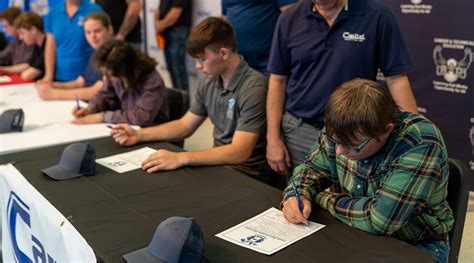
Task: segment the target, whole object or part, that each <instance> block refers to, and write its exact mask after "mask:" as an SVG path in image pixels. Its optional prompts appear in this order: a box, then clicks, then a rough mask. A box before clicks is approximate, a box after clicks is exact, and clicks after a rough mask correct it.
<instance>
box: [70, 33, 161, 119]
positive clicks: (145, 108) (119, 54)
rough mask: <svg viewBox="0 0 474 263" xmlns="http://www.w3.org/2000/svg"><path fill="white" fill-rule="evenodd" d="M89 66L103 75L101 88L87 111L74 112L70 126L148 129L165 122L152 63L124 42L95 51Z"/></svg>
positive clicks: (105, 45) (110, 44) (114, 41)
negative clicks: (122, 125)
mask: <svg viewBox="0 0 474 263" xmlns="http://www.w3.org/2000/svg"><path fill="white" fill-rule="evenodd" d="M93 63H94V66H95V67H96V68H97V69H99V70H100V71H101V72H102V73H103V74H104V88H103V89H102V90H100V91H99V92H98V93H97V94H96V96H95V97H94V98H92V99H91V100H90V102H89V106H88V107H87V108H78V107H76V108H74V110H73V115H74V117H75V119H74V120H73V121H72V122H73V123H76V124H87V123H100V122H106V123H129V124H133V125H139V126H151V125H153V124H159V123H163V122H166V121H167V120H168V118H169V112H168V101H167V99H166V90H165V85H164V83H163V79H162V78H161V76H160V74H159V73H158V72H157V71H156V69H155V67H156V65H157V63H156V61H155V60H153V59H152V58H150V57H148V56H147V55H145V54H143V53H142V52H140V51H139V50H137V49H135V48H133V47H132V46H131V45H130V44H128V43H126V42H124V41H121V40H112V41H109V42H107V43H105V44H104V45H102V46H101V47H100V48H99V49H98V50H97V51H96V53H95V54H94V58H93Z"/></svg>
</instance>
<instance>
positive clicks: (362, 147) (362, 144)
mask: <svg viewBox="0 0 474 263" xmlns="http://www.w3.org/2000/svg"><path fill="white" fill-rule="evenodd" d="M323 135H324V136H326V137H327V138H328V139H329V140H330V141H331V142H333V143H334V144H337V145H340V146H342V147H344V148H345V149H347V150H349V151H353V152H356V153H359V152H360V151H362V149H364V147H365V146H366V145H367V144H368V143H369V142H370V140H372V138H371V137H367V138H366V139H365V140H364V141H363V142H362V143H360V144H359V145H357V146H355V147H349V146H346V145H344V144H342V143H340V142H339V141H338V140H336V139H334V138H332V137H331V136H329V135H328V134H327V133H326V132H325V131H324V132H323Z"/></svg>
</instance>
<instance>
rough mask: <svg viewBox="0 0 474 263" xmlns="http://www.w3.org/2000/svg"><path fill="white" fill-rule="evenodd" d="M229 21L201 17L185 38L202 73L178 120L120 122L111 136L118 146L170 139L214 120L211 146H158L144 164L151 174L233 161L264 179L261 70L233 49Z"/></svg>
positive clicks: (263, 110) (253, 174)
mask: <svg viewBox="0 0 474 263" xmlns="http://www.w3.org/2000/svg"><path fill="white" fill-rule="evenodd" d="M236 48H237V47H236V38H235V33H234V31H233V29H232V26H231V25H230V24H229V23H228V22H226V21H225V20H223V19H222V18H217V17H208V18H206V19H204V20H203V21H202V22H200V23H199V24H198V25H197V26H196V27H195V28H194V29H193V30H192V31H191V34H190V36H189V38H188V53H189V54H190V55H191V56H192V57H194V58H195V59H196V68H197V69H198V70H199V71H201V72H202V73H203V74H204V77H202V78H201V79H200V80H199V83H198V87H197V91H196V97H195V99H194V101H193V102H192V104H191V107H190V109H189V110H188V112H186V114H185V115H184V116H183V117H181V118H180V119H178V120H175V121H171V122H168V123H165V124H162V125H159V126H155V127H150V128H147V129H141V130H138V131H136V130H134V129H132V128H131V127H130V126H129V125H125V124H119V125H116V126H114V128H113V129H112V132H111V134H112V136H113V138H114V139H115V141H117V142H118V143H119V144H121V145H125V146H128V145H134V144H137V143H139V142H144V141H174V140H182V139H183V138H187V137H189V136H191V135H192V134H193V133H194V132H195V131H196V129H197V128H198V127H199V126H200V125H201V124H202V123H203V121H204V120H205V119H206V117H207V116H209V118H210V119H211V121H212V123H213V124H214V134H213V135H214V147H213V148H211V149H207V150H202V151H194V152H170V151H167V150H159V151H156V152H155V153H153V154H151V155H150V156H149V157H148V158H147V159H146V160H145V161H144V162H143V163H142V169H143V170H146V171H147V172H149V173H152V172H156V171H159V170H173V169H177V168H179V167H181V166H188V165H190V166H194V165H231V166H232V167H233V168H235V169H237V170H240V171H242V172H244V173H246V174H247V175H249V176H251V177H253V178H255V179H258V180H261V181H263V182H266V183H268V182H269V178H268V173H267V171H268V168H267V166H266V161H265V156H264V151H265V141H264V139H265V137H264V132H265V94H266V85H265V80H264V77H263V75H262V74H261V73H259V72H257V71H255V70H254V69H252V68H250V67H249V66H248V65H247V63H246V62H245V61H244V59H243V58H242V56H240V55H239V54H238V53H237V49H236Z"/></svg>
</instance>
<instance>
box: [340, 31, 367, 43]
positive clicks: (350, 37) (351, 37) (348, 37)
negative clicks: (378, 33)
mask: <svg viewBox="0 0 474 263" xmlns="http://www.w3.org/2000/svg"><path fill="white" fill-rule="evenodd" d="M342 38H343V39H344V40H345V41H355V42H364V41H365V34H357V33H350V32H344V33H342Z"/></svg>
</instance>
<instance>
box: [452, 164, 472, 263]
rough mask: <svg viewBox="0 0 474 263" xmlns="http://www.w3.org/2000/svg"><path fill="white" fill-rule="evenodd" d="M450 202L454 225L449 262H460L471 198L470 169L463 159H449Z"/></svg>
mask: <svg viewBox="0 0 474 263" xmlns="http://www.w3.org/2000/svg"><path fill="white" fill-rule="evenodd" d="M448 164H449V180H448V197H447V200H448V203H449V205H450V206H451V209H452V210H453V215H454V225H453V229H451V232H449V243H450V246H451V250H450V252H449V260H448V261H449V263H453V262H458V259H459V250H460V248H461V239H462V232H463V230H464V221H465V219H466V211H467V202H468V199H469V177H468V176H469V170H468V169H467V167H466V165H464V164H463V163H462V162H461V161H459V160H455V159H451V158H450V159H449V160H448Z"/></svg>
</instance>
